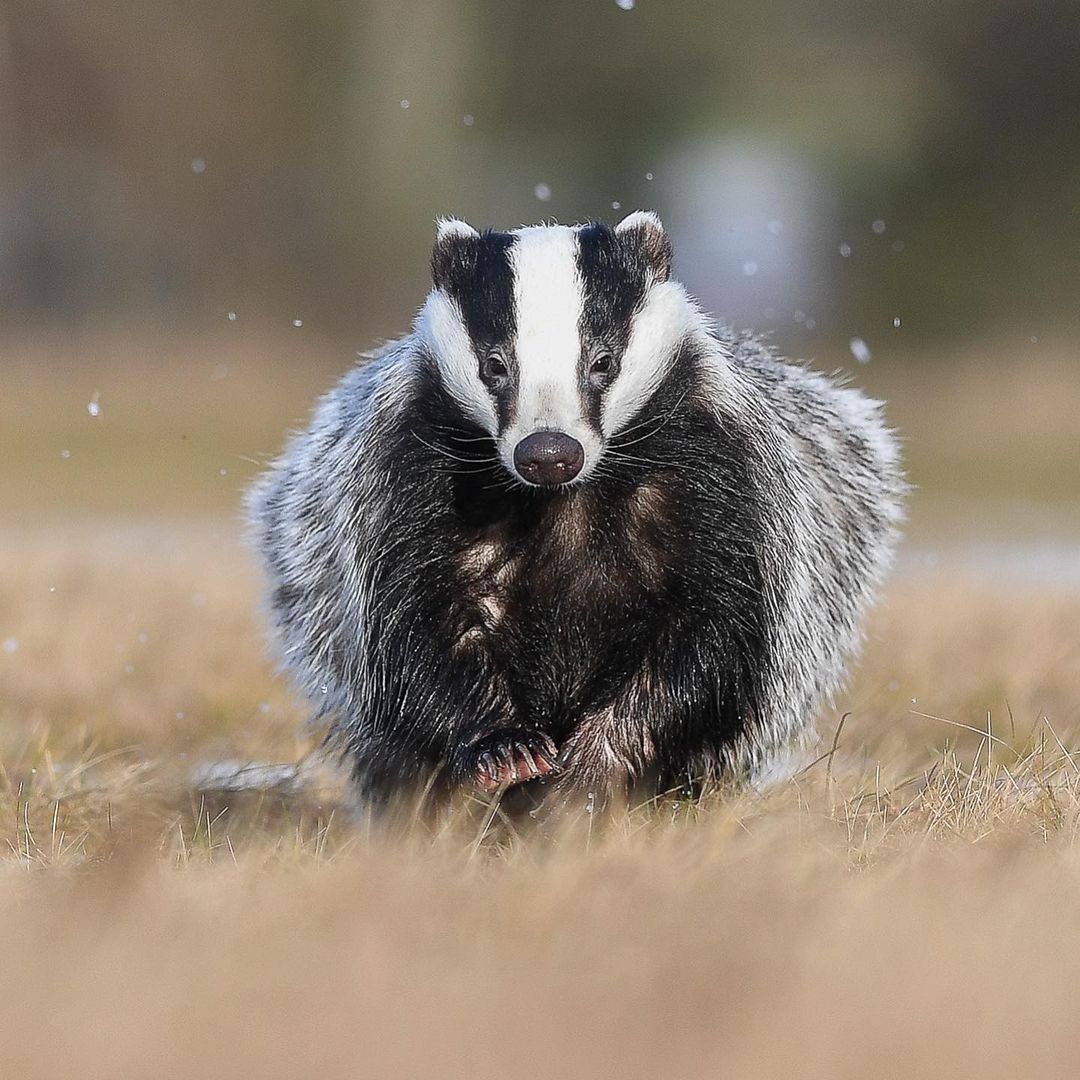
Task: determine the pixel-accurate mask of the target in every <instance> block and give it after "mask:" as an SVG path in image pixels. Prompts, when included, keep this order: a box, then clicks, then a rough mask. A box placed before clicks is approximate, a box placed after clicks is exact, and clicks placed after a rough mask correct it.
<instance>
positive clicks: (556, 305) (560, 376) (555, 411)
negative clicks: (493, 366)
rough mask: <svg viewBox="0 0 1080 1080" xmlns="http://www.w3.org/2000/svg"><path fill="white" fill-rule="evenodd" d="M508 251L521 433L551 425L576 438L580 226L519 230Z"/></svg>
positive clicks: (579, 417)
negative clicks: (515, 321)
mask: <svg viewBox="0 0 1080 1080" xmlns="http://www.w3.org/2000/svg"><path fill="white" fill-rule="evenodd" d="M516 236H517V241H516V243H515V244H514V246H513V248H512V249H511V252H510V260H511V264H512V266H513V270H514V300H515V305H516V308H517V339H516V354H517V369H518V393H517V415H516V417H515V420H514V424H513V427H514V429H516V431H517V432H519V433H520V434H519V435H518V437H519V438H521V437H524V436H525V435H529V434H531V433H532V432H534V431H539V430H542V429H545V428H550V429H552V430H555V431H564V432H566V433H567V434H571V435H574V436H575V437H577V433H578V431H579V430H580V429H581V428H582V427H584V426H585V425H584V418H583V417H582V403H581V393H580V391H579V389H578V366H579V359H580V356H581V334H580V331H579V329H578V324H579V322H580V319H581V304H582V288H581V280H580V277H579V274H578V264H577V250H578V244H577V231H576V230H575V229H572V228H569V227H568V226H565V225H537V226H533V227H530V228H525V229H520V230H518V231H517V233H516Z"/></svg>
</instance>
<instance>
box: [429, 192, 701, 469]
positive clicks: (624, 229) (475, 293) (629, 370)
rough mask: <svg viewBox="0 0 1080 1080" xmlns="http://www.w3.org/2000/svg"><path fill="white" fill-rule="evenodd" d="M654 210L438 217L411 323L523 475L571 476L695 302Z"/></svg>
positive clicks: (639, 388)
mask: <svg viewBox="0 0 1080 1080" xmlns="http://www.w3.org/2000/svg"><path fill="white" fill-rule="evenodd" d="M670 269H671V246H670V244H669V242H668V239H667V236H666V235H665V233H664V230H663V226H662V225H661V224H660V221H659V219H658V218H657V217H656V216H655V215H654V214H650V213H637V214H632V215H631V216H630V217H628V218H626V219H625V220H624V221H623V222H622V223H621V224H620V225H618V226H617V227H616V228H614V229H612V228H609V227H608V226H606V225H602V224H592V225H582V226H575V227H568V226H563V225H539V226H534V227H531V228H523V229H518V230H515V231H514V232H506V233H502V232H490V231H489V232H485V233H478V232H477V231H476V230H475V229H473V228H472V227H471V226H469V225H466V224H465V223H464V222H461V221H441V222H440V223H439V234H438V238H437V240H436V242H435V249H434V252H433V255H432V277H433V281H434V286H435V287H434V289H433V290H432V292H431V294H430V296H429V297H428V300H427V303H426V304H425V305H424V308H423V310H422V311H421V313H420V317H419V319H418V321H417V332H418V333H419V334H420V335H421V337H422V338H423V340H424V341H425V344H426V346H427V349H428V351H429V352H430V353H431V355H432V356H433V357H434V359H435V362H436V365H437V368H438V373H439V377H440V379H441V381H442V384H443V386H444V387H445V388H446V390H447V391H448V392H449V393H450V394H451V395H452V397H453V398H454V399H455V400H456V401H457V403H458V405H459V406H460V407H461V408H462V410H463V411H464V412H465V413H466V415H468V416H469V418H470V419H471V420H473V421H474V422H475V423H477V424H479V425H480V426H481V427H482V428H484V429H485V430H486V431H488V432H489V433H490V434H491V436H492V437H493V439H494V440H495V444H496V446H497V448H498V454H499V458H500V460H501V461H502V463H503V465H504V466H505V467H506V468H507V470H509V472H510V473H511V475H513V476H514V477H515V478H517V479H518V480H520V481H523V482H524V483H526V484H531V485H537V486H543V487H552V486H556V485H559V484H569V483H575V482H576V483H580V482H582V481H583V480H585V479H586V478H588V477H589V475H590V474H592V472H593V471H594V470H595V468H596V466H597V464H598V463H599V462H600V460H601V459H602V457H603V454H604V450H605V447H606V445H607V442H608V440H610V439H611V438H613V437H614V436H615V435H617V434H618V433H619V432H620V431H622V430H623V429H625V428H626V427H627V426H628V425H629V424H630V423H631V422H632V421H633V419H634V417H635V416H637V415H638V414H639V413H640V412H641V411H642V409H643V407H644V406H645V404H646V403H647V402H648V400H649V398H650V397H651V396H652V394H653V393H654V392H655V391H656V389H657V387H658V386H659V385H660V383H661V382H662V381H663V379H664V377H665V375H667V373H668V371H669V370H670V368H671V365H672V363H673V361H674V357H675V354H676V352H677V350H678V347H679V344H680V342H681V341H682V339H683V338H684V336H685V335H686V333H687V332H688V329H689V327H690V325H691V324H692V320H693V315H694V312H695V309H694V308H693V305H692V304H691V302H690V301H689V300H688V299H687V297H686V294H685V293H684V292H683V290H682V288H681V287H680V286H679V285H677V284H676V283H674V282H672V281H670V280H669V273H670Z"/></svg>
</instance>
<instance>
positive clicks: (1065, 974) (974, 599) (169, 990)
mask: <svg viewBox="0 0 1080 1080" xmlns="http://www.w3.org/2000/svg"><path fill="white" fill-rule="evenodd" d="M0 561H2V565H3V566H4V568H5V573H4V575H3V578H2V579H0V636H3V637H4V638H5V639H6V638H8V637H12V638H15V639H17V643H18V644H17V648H16V649H15V651H14V652H11V653H7V652H4V653H0V665H2V666H0V685H2V691H0V740H2V741H0V844H3V847H4V849H5V851H6V854H4V855H3V856H2V858H0V955H3V956H4V958H5V963H4V969H5V971H6V972H8V973H10V975H11V976H12V978H11V981H10V982H9V992H8V993H6V994H5V995H3V997H2V998H0V1045H2V1047H3V1052H4V1061H5V1067H4V1075H10V1076H26V1077H31V1076H43V1077H44V1076H56V1075H63V1076H69V1075H78V1076H80V1077H87V1078H97V1077H101V1078H103V1080H104V1078H106V1077H107V1078H110V1080H116V1078H126V1077H133V1078H134V1077H140V1078H141V1077H146V1076H170V1077H171V1076H175V1077H188V1076H191V1077H194V1076H225V1075H244V1076H258V1077H261V1078H262V1077H265V1078H271V1077H282V1078H286V1077H289V1078H292V1077H297V1076H312V1077H326V1078H331V1077H339V1076H340V1077H343V1078H344V1077H353V1076H357V1075H363V1076H395V1077H403V1076H404V1077H409V1076H416V1077H420V1076H433V1075H434V1076H440V1077H443V1076H445V1077H455V1076H465V1075H473V1074H475V1073H477V1072H481V1073H482V1072H484V1071H488V1070H495V1069H511V1070H513V1072H514V1073H515V1074H519V1075H523V1076H533V1075H537V1076H539V1075H548V1076H550V1075H554V1076H582V1075H598V1076H608V1075H611V1076H616V1075H622V1076H647V1075H657V1074H664V1075H679V1076H691V1077H698V1076H701V1077H705V1076H716V1075H722V1076H738V1077H757V1076H776V1075H783V1074H791V1073H794V1074H797V1075H801V1076H822V1077H849V1076H850V1077H862V1076H866V1075H869V1074H871V1073H873V1074H875V1075H882V1076H898V1077H899V1076H910V1077H915V1076H926V1075H944V1074H963V1075H976V1074H977V1075H980V1076H1000V1077H1016V1076H1032V1075H1039V1076H1067V1075H1075V1073H1076V1068H1077V1067H1078V1066H1080V1050H1077V1049H1076V1047H1075V1040H1073V1039H1072V1037H1071V1034H1070V1032H1071V1030H1072V1026H1073V1024H1074V1020H1073V1013H1074V1007H1073V1004H1072V989H1073V983H1074V981H1075V978H1076V972H1077V971H1078V970H1080V944H1077V942H1078V941H1080V936H1078V931H1080V854H1078V848H1077V840H1078V838H1080V756H1078V755H1076V754H1073V753H1070V752H1069V750H1070V748H1074V747H1075V746H1076V745H1077V740H1076V738H1075V728H1076V725H1077V721H1078V720H1080V712H1078V708H1077V706H1078V703H1080V663H1078V660H1080V651H1078V643H1080V596H1077V595H1069V594H1066V595H1061V594H1053V593H1050V592H1044V591H1041V590H1038V589H1020V588H1016V589H1013V590H1004V589H1002V590H997V591H995V592H988V591H987V590H986V589H984V588H982V589H980V588H975V587H973V586H965V585H963V584H959V583H953V584H951V585H949V586H947V587H946V586H944V585H943V583H942V582H941V581H937V580H933V579H927V580H914V579H913V580H907V581H905V582H901V583H900V584H898V585H897V586H896V588H894V590H893V592H892V594H891V596H890V598H889V602H888V604H887V605H886V607H885V608H884V609H883V610H882V611H880V612H879V613H878V615H877V617H876V619H875V622H874V626H873V636H872V641H871V644H870V648H869V650H868V655H867V657H866V660H865V663H864V664H863V665H862V667H861V669H860V673H859V677H858V679H857V681H856V683H855V685H854V686H853V688H852V691H851V693H850V695H848V697H847V698H846V699H845V701H843V702H841V703H839V708H838V710H837V713H836V714H834V715H832V716H830V717H827V718H826V720H825V725H824V726H825V727H826V728H828V729H829V730H828V731H827V738H826V742H825V747H824V749H825V750H828V749H829V747H830V743H831V737H832V734H833V732H834V731H835V728H836V725H837V722H838V716H839V712H840V709H844V710H850V712H851V715H850V716H849V718H848V720H847V721H846V722H845V724H844V727H843V730H842V731H841V732H840V736H839V740H838V749H837V750H836V753H835V755H833V756H832V757H830V758H827V759H824V760H822V761H820V762H818V763H817V764H816V765H814V766H813V767H811V768H810V769H809V770H808V771H807V772H806V773H805V774H804V775H803V776H801V777H800V778H799V779H798V780H797V781H796V782H794V783H792V784H791V785H789V786H787V787H785V788H783V789H780V790H778V791H775V792H772V793H770V794H768V795H766V796H752V795H746V794H743V795H739V796H735V797H730V796H729V797H727V798H719V797H718V798H715V799H712V800H710V801H708V802H707V803H705V804H702V805H700V806H692V805H688V804H686V803H668V804H665V805H664V806H662V807H660V808H656V809H653V810H650V811H645V812H640V813H638V814H637V815H635V816H634V817H633V818H632V819H631V820H630V821H629V822H627V823H626V824H625V826H623V827H620V828H618V829H616V830H615V831H614V832H613V833H611V834H610V835H604V836H600V835H593V836H592V837H587V836H582V835H572V836H571V835H568V836H566V837H563V838H561V839H560V840H558V841H555V842H547V843H539V842H535V841H532V842H529V841H521V840H519V841H514V840H513V839H512V838H509V839H508V838H505V837H504V839H503V841H501V842H498V843H495V842H490V841H489V842H487V843H485V844H478V843H477V841H478V840H479V838H480V833H479V827H478V826H475V825H470V826H468V827H462V828H456V829H452V830H448V831H445V832H443V833H442V834H440V835H438V836H434V837H432V836H420V835H417V836H413V837H412V838H410V839H408V840H406V841H400V840H399V841H397V842H395V843H388V842H386V841H381V840H380V839H378V838H377V837H373V836H371V835H369V834H368V833H367V832H366V831H365V829H364V828H363V827H362V826H360V825H357V824H356V823H355V822H354V821H352V820H351V819H350V818H349V815H348V812H347V810H346V809H345V808H344V807H343V806H342V803H341V789H340V786H339V785H337V784H336V783H335V781H334V778H333V777H331V778H330V780H329V783H328V785H327V786H326V787H325V788H324V789H323V790H309V791H307V792H305V793H303V794H292V795H289V794H284V795H281V794H279V795H268V796H254V795H244V796H239V795H237V796H224V795H221V794H218V795H215V796H213V797H211V796H208V795H206V794H200V793H198V792H196V791H194V790H193V789H192V786H191V784H190V777H189V772H190V768H191V767H192V766H193V765H194V764H195V763H197V762H199V761H203V760H215V759H218V758H221V757H240V758H252V759H257V760H280V761H293V760H297V759H298V758H299V757H301V756H302V755H303V754H304V753H306V752H307V751H308V750H309V749H310V748H311V746H312V745H313V742H312V740H310V739H309V740H304V739H302V738H300V739H298V737H297V735H296V726H297V722H298V721H299V720H300V719H301V716H300V713H299V710H298V709H297V707H296V705H295V704H294V703H293V702H292V701H291V700H290V698H289V697H288V695H287V694H286V692H285V689H284V688H283V687H282V686H281V685H280V684H279V683H277V682H275V681H274V680H273V678H272V675H271V672H270V671H269V669H268V667H267V666H266V664H265V662H264V660H263V658H262V652H261V646H260V643H259V635H258V631H257V629H256V625H255V615H254V603H253V591H254V582H253V580H252V576H251V573H250V570H249V567H248V564H247V562H246V560H245V557H244V553H243V551H242V550H241V549H240V548H239V547H238V545H237V544H236V542H235V539H234V538H233V536H232V530H231V527H230V526H229V525H228V523H215V522H205V523H198V522H190V521H189V522H186V523H176V524H173V525H169V524H165V523H158V524H156V525H153V526H150V525H144V526H137V527H133V526H125V527H115V526H105V525H90V524H85V523H83V524H69V525H64V526H59V525H54V526H52V527H50V528H48V529H41V530H36V529H9V530H7V531H4V532H3V533H0ZM52 589H55V592H53V591H50V590H52ZM913 698H915V699H917V700H916V702H915V703H913V702H912V699H913ZM1010 712H1011V719H1010ZM920 713H921V714H927V715H933V716H936V717H938V718H939V719H928V718H927V716H926V715H919V714H920ZM178 714H182V717H180V718H178ZM988 723H990V724H992V727H991V728H990V729H989V731H988V728H987V725H988ZM958 725H967V727H964V726H958ZM969 729H972V730H969Z"/></svg>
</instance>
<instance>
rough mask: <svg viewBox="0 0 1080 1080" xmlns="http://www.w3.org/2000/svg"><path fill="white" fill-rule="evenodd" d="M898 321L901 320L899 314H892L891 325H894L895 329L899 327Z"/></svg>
mask: <svg viewBox="0 0 1080 1080" xmlns="http://www.w3.org/2000/svg"><path fill="white" fill-rule="evenodd" d="M900 322H901V319H900V316H899V315H896V316H894V318H893V321H892V324H893V326H895V327H896V329H897V330H899V329H900Z"/></svg>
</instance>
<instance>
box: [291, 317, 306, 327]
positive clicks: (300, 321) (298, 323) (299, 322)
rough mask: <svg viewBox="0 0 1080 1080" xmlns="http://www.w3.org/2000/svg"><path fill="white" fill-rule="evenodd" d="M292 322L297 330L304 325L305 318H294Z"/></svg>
mask: <svg viewBox="0 0 1080 1080" xmlns="http://www.w3.org/2000/svg"><path fill="white" fill-rule="evenodd" d="M292 324H293V326H295V327H296V329H297V330H299V329H300V327H301V326H303V325H304V320H303V319H293V321H292Z"/></svg>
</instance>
